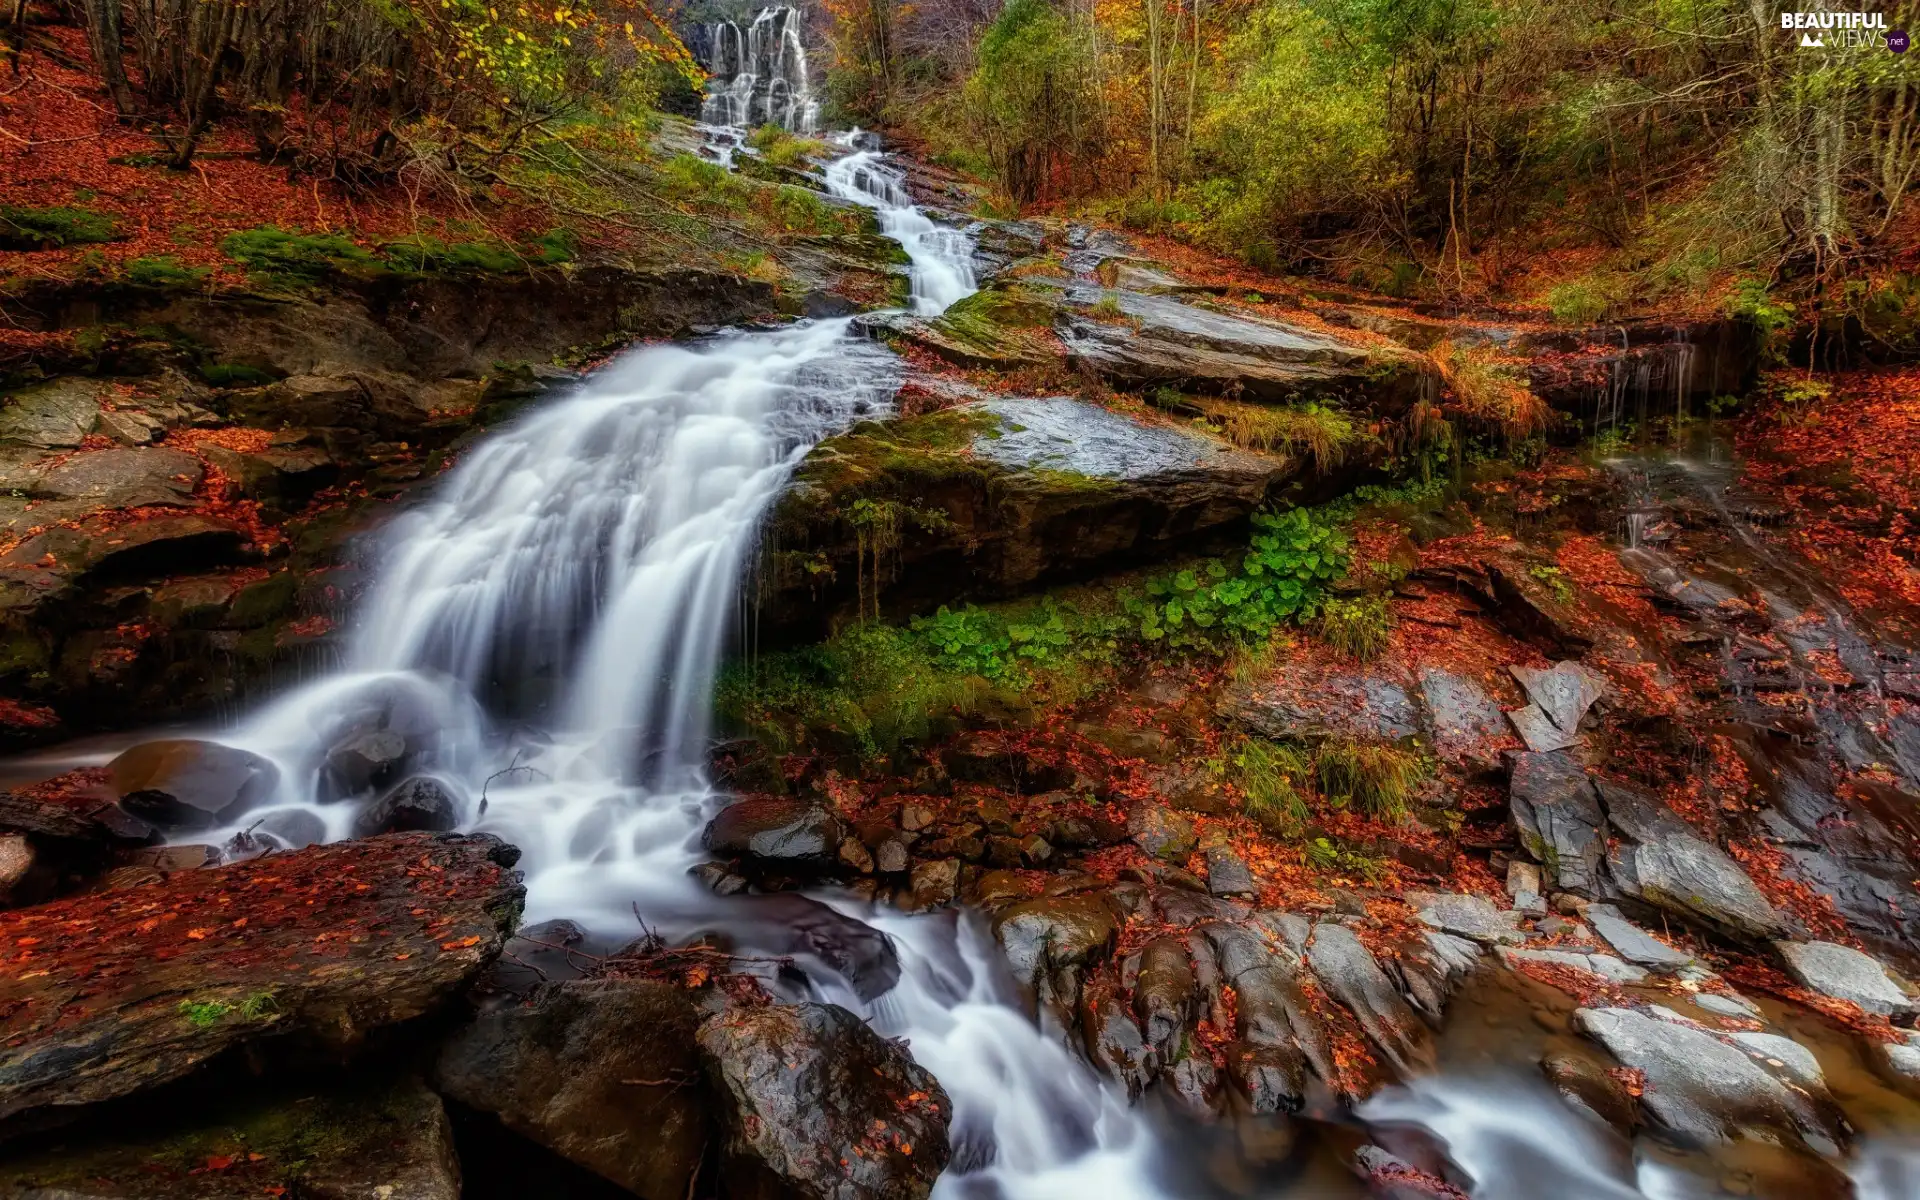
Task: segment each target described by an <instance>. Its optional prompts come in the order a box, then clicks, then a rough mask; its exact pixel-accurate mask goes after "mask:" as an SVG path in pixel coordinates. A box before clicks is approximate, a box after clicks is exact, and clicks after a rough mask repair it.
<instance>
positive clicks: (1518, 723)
mask: <svg viewBox="0 0 1920 1200" xmlns="http://www.w3.org/2000/svg"><path fill="white" fill-rule="evenodd" d="M1507 720H1509V721H1511V722H1513V731H1514V732H1515V733H1517V734H1519V735H1520V740H1521V741H1523V742H1525V743H1526V744H1527V749H1529V750H1531V751H1533V752H1534V753H1536V754H1550V753H1552V752H1553V751H1555V750H1567V749H1570V748H1572V747H1574V746H1578V745H1579V744H1580V742H1581V740H1582V739H1581V737H1580V735H1579V734H1577V733H1573V732H1571V731H1569V730H1565V729H1562V728H1560V727H1559V726H1558V725H1555V724H1554V723H1553V721H1552V719H1551V718H1549V717H1548V716H1547V714H1546V713H1545V712H1543V711H1541V709H1540V706H1539V705H1537V704H1529V705H1527V706H1526V707H1524V708H1516V709H1513V710H1512V711H1510V712H1509V713H1507Z"/></svg>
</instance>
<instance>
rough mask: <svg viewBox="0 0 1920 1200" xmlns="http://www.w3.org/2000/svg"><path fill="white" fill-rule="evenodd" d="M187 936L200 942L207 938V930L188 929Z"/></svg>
mask: <svg viewBox="0 0 1920 1200" xmlns="http://www.w3.org/2000/svg"><path fill="white" fill-rule="evenodd" d="M187 937H188V939H189V940H191V941H195V942H202V941H205V940H206V938H207V931H206V930H204V929H189V930H187Z"/></svg>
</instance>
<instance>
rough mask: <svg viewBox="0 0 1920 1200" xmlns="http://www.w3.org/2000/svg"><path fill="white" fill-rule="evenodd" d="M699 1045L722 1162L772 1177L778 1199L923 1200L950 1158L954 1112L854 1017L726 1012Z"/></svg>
mask: <svg viewBox="0 0 1920 1200" xmlns="http://www.w3.org/2000/svg"><path fill="white" fill-rule="evenodd" d="M697 1040H698V1042H699V1046H700V1056H701V1059H702V1060H703V1062H704V1063H705V1065H706V1069H707V1076H708V1078H709V1079H710V1080H711V1082H712V1084H713V1087H714V1090H715V1091H717V1092H719V1093H720V1095H721V1096H722V1097H723V1098H724V1106H725V1108H726V1110H727V1114H728V1116H727V1126H728V1143H727V1154H728V1157H729V1158H730V1159H732V1160H733V1161H734V1162H735V1163H737V1164H751V1169H752V1170H753V1171H754V1172H755V1173H757V1172H758V1171H760V1170H764V1171H766V1172H769V1173H771V1174H772V1176H773V1177H774V1179H775V1180H777V1181H778V1192H777V1194H780V1195H793V1196H797V1197H805V1198H807V1200H926V1197H927V1196H928V1195H929V1194H931V1192H932V1191H933V1183H934V1180H935V1179H937V1178H938V1177H939V1175H940V1172H941V1170H942V1169H944V1168H945V1167H946V1165H947V1159H948V1158H949V1157H950V1156H951V1147H950V1143H949V1141H948V1137H947V1126H948V1123H949V1122H950V1121H952V1119H953V1103H952V1101H950V1100H948V1099H947V1095H946V1093H945V1092H944V1091H942V1090H941V1087H940V1084H939V1081H937V1080H936V1079H934V1077H933V1076H932V1075H931V1074H929V1073H928V1072H927V1070H926V1069H925V1068H923V1067H921V1066H920V1065H919V1064H918V1063H916V1062H914V1061H913V1059H912V1058H911V1057H909V1055H908V1054H907V1051H906V1049H905V1048H904V1047H902V1046H901V1045H900V1044H898V1043H896V1042H892V1041H889V1040H887V1039H886V1038H883V1037H881V1036H880V1035H879V1034H878V1033H876V1032H874V1031H873V1030H872V1029H870V1028H869V1027H868V1026H867V1024H866V1023H865V1022H864V1021H862V1020H861V1019H860V1018H859V1017H857V1016H855V1015H854V1014H853V1013H851V1012H848V1011H847V1010H846V1009H844V1008H841V1007H840V1006H838V1005H834V1004H791V1005H789V1004H770V1005H761V1006H757V1007H750V1006H744V1005H743V1006H736V1007H732V1008H729V1009H727V1010H725V1011H723V1012H721V1013H718V1014H716V1015H715V1016H712V1017H709V1018H708V1019H707V1020H706V1022H705V1023H703V1024H702V1025H701V1026H700V1030H699V1033H698V1035H697ZM683 1186H684V1185H683ZM727 1190H728V1191H729V1192H733V1191H735V1189H733V1188H729V1189H727ZM662 1194H671V1193H662ZM681 1194H683V1195H684V1194H685V1193H681ZM762 1194H767V1193H762Z"/></svg>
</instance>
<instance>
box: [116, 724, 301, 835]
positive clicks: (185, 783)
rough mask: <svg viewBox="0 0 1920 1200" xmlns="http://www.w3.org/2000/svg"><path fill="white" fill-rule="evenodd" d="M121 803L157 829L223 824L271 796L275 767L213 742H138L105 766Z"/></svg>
mask: <svg viewBox="0 0 1920 1200" xmlns="http://www.w3.org/2000/svg"><path fill="white" fill-rule="evenodd" d="M107 771H108V773H109V775H110V777H111V780H112V786H113V791H114V794H115V795H117V796H119V797H120V804H121V806H122V807H124V808H125V809H126V810H127V811H128V812H130V813H132V814H133V815H134V816H136V817H139V818H140V819H141V820H143V821H146V822H148V823H150V824H152V825H155V826H158V827H159V828H162V829H210V828H213V827H214V826H218V825H225V824H227V823H229V822H231V821H233V820H235V819H237V818H238V817H239V816H240V815H241V814H243V813H245V812H246V811H247V810H248V809H250V808H252V807H254V806H255V805H256V804H259V803H260V802H261V801H262V800H265V799H266V798H267V797H268V796H270V795H272V794H273V790H274V788H276V787H278V786H279V784H280V770H279V768H277V767H275V766H274V765H273V764H272V763H271V762H268V761H267V760H266V759H264V758H261V757H260V756H259V755H257V754H254V753H251V752H250V751H246V750H239V749H236V748H234V747H232V746H223V745H221V744H220V743H218V742H206V741H198V740H195V739H191V738H171V739H167V740H164V741H157V742H142V743H140V744H139V745H137V746H133V747H131V748H129V749H127V750H124V751H122V752H121V753H120V755H119V756H118V757H117V758H115V759H114V760H113V761H112V762H110V763H108V764H107Z"/></svg>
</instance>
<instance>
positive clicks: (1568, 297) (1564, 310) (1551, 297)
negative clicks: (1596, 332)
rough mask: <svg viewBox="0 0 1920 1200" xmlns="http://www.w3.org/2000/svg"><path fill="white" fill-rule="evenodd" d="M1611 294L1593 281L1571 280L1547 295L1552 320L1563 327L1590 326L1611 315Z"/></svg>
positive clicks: (1613, 302)
mask: <svg viewBox="0 0 1920 1200" xmlns="http://www.w3.org/2000/svg"><path fill="white" fill-rule="evenodd" d="M1615 304H1616V301H1615V298H1614V296H1613V294H1612V293H1611V292H1610V291H1609V290H1608V289H1607V288H1606V287H1604V286H1602V285H1601V284H1600V283H1599V282H1598V281H1596V280H1593V279H1572V280H1568V281H1567V282H1565V283H1562V284H1560V285H1558V286H1556V287H1555V288H1554V289H1553V290H1552V291H1550V292H1548V293H1547V307H1548V308H1549V309H1551V310H1552V312H1553V319H1554V320H1556V321H1559V322H1561V323H1562V324H1565V325H1591V324H1593V323H1594V322H1596V321H1599V320H1601V319H1603V318H1605V317H1606V316H1607V314H1609V313H1611V312H1612V311H1613V309H1614V306H1615Z"/></svg>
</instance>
